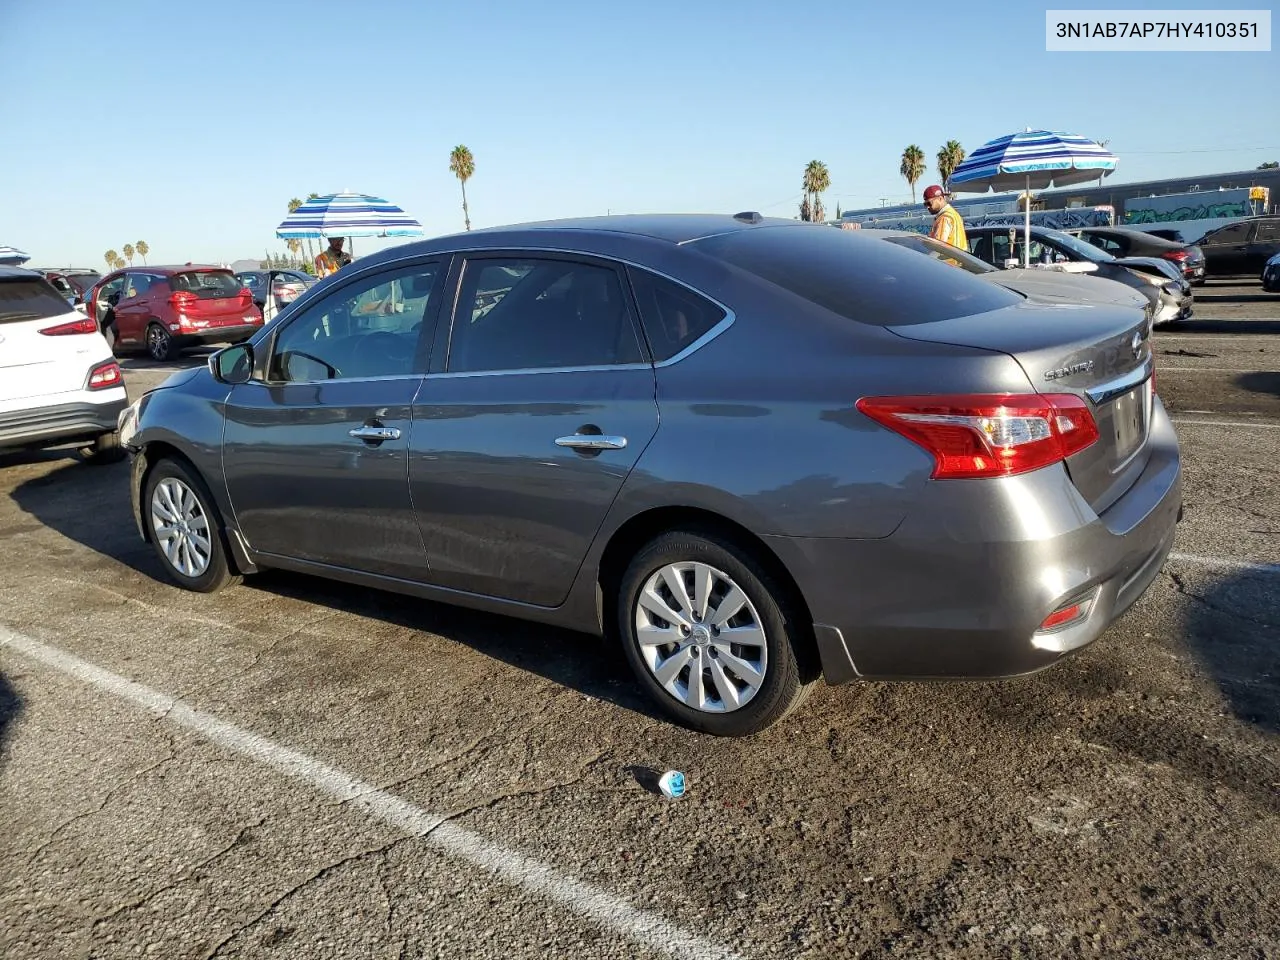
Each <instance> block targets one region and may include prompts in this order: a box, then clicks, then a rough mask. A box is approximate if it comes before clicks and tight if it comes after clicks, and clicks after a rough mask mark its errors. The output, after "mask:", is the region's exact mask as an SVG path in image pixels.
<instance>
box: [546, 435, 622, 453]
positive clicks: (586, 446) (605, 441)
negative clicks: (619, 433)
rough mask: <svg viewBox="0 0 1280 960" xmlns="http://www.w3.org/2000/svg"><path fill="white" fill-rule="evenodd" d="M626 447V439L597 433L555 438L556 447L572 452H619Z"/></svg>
mask: <svg viewBox="0 0 1280 960" xmlns="http://www.w3.org/2000/svg"><path fill="white" fill-rule="evenodd" d="M626 445H627V438H626V437H607V436H604V435H603V434H599V433H575V434H573V435H571V436H568V437H558V438H556V446H557V447H571V448H573V449H574V450H621V449H622V448H623V447H625V446H626Z"/></svg>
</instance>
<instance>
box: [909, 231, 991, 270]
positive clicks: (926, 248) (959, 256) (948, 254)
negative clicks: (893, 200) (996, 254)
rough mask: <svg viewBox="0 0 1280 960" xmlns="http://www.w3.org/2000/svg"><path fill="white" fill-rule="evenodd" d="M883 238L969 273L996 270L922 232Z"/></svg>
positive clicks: (963, 251) (984, 262)
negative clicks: (907, 235)
mask: <svg viewBox="0 0 1280 960" xmlns="http://www.w3.org/2000/svg"><path fill="white" fill-rule="evenodd" d="M885 239H887V240H888V241H889V242H890V243H896V244H897V245H898V246H900V247H906V248H907V249H908V250H914V251H915V252H916V253H923V254H924V255H925V256H929V257H933V259H935V260H941V261H942V262H943V263H949V264H951V265H952V266H953V267H959V268H960V269H961V270H966V271H968V272H969V273H995V272H996V268H995V267H993V266H992V265H991V264H989V263H987V261H985V260H979V259H978V258H977V257H975V256H974V255H973V254H971V253H969V252H968V251H966V250H961V249H959V248H957V247H953V246H952V245H951V244H949V243H943V242H942V241H941V240H935V239H933V237H926V236H925V235H924V234H922V233H913V234H912V235H911V236H909V237H886V238H885Z"/></svg>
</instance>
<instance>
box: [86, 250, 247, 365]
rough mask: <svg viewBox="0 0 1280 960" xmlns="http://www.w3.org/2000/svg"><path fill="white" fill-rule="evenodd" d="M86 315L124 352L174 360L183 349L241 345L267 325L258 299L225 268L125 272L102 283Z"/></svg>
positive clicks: (95, 289) (189, 266) (92, 295)
mask: <svg viewBox="0 0 1280 960" xmlns="http://www.w3.org/2000/svg"><path fill="white" fill-rule="evenodd" d="M85 307H86V312H87V313H88V315H89V316H90V317H92V318H93V319H94V320H95V321H97V323H98V326H99V328H100V329H101V330H102V332H103V335H104V336H106V338H107V341H108V342H109V343H110V344H111V345H112V348H113V349H114V350H115V351H116V352H117V353H120V352H121V351H122V350H124V351H132V350H145V351H146V352H147V354H148V355H149V356H150V357H151V358H152V359H153V360H171V359H173V358H174V357H176V356H177V355H178V353H179V351H181V350H182V349H183V348H184V347H190V346H196V345H198V344H204V343H236V342H238V341H240V340H244V339H247V338H248V337H250V336H252V335H253V334H254V333H255V332H256V331H257V330H258V329H259V328H260V327H261V326H262V311H261V310H259V309H258V307H257V305H256V304H255V303H254V302H253V294H252V293H250V292H249V291H248V290H247V289H245V287H244V286H243V285H241V283H240V282H239V281H238V280H236V278H235V274H233V273H232V272H231V271H230V270H227V269H225V268H223V267H213V266H205V265H200V264H191V263H187V264H183V265H182V266H171V267H149V266H148V267H126V268H125V269H124V270H117V271H116V272H115V273H109V274H107V275H106V276H105V277H103V278H102V279H101V280H99V281H98V282H97V283H96V284H95V285H94V287H93V289H92V290H90V291H89V293H88V294H87V295H86V296H85Z"/></svg>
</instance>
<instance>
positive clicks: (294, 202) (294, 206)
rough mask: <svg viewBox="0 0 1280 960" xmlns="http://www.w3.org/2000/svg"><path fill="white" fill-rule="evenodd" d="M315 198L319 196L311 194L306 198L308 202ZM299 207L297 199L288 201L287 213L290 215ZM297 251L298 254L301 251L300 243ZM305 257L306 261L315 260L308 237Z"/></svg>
mask: <svg viewBox="0 0 1280 960" xmlns="http://www.w3.org/2000/svg"><path fill="white" fill-rule="evenodd" d="M317 196H319V194H316V193H313V194H311V196H310V197H307V199H308V200H310V199H311V198H312V197H317ZM300 206H302V201H301V200H299V199H298V198H297V197H294V198H293V199H292V200H290V201H289V212H290V213H293V211H295V210H297V209H298V208H299V207H300ZM298 250H299V252H301V250H302V244H301V243H299V244H298ZM307 257H308V259H315V258H314V256H313V254H312V253H311V238H310V237H307Z"/></svg>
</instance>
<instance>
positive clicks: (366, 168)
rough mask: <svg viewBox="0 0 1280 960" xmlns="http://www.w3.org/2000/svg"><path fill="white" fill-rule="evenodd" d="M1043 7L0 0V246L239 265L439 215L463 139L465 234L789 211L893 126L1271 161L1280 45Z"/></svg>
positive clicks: (690, 1) (884, 150)
mask: <svg viewBox="0 0 1280 960" xmlns="http://www.w3.org/2000/svg"><path fill="white" fill-rule="evenodd" d="M1049 5H1050V6H1053V7H1054V8H1061V7H1065V6H1067V4H1065V3H1062V2H1055V3H1052V4H1049ZM1101 6H1104V5H1103V4H1100V3H1096V2H1095V3H1093V4H1083V5H1082V7H1083V8H1090V7H1101ZM1124 6H1126V7H1141V6H1142V5H1141V4H1139V3H1130V4H1124ZM1205 6H1207V4H1204V3H1200V4H1194V3H1193V4H1186V3H1183V4H1177V3H1172V2H1170V0H1165V2H1164V3H1162V4H1161V5H1160V7H1161V8H1183V9H1186V8H1191V9H1194V8H1201V9H1203V8H1204V7H1205ZM1255 6H1256V5H1255ZM1045 9H1046V5H1044V4H1016V5H1015V4H994V3H993V4H989V5H985V6H984V5H983V4H982V3H975V2H970V3H965V4H958V3H932V2H921V3H875V4H867V5H865V6H864V5H862V4H855V3H850V2H848V0H844V2H826V0H809V2H807V3H804V4H787V3H781V2H756V0H736V2H728V0H720V2H700V0H683V2H669V0H650V2H648V3H644V4H627V5H622V4H610V3H607V2H595V3H589V2H577V0H543V2H541V3H535V2H531V0H529V2H521V0H504V2H499V0H468V2H465V3H441V2H433V0H395V2H387V0H364V2H354V0H352V2H341V3H338V2H329V0H309V2H306V3H297V2H293V0H289V2H279V3H273V2H269V0H257V2H253V3H249V2H242V0H226V2H222V3H219V4H216V5H215V4H193V3H189V2H180V0H173V2H167V3H166V2H152V0H125V2H123V3H115V4H110V3H101V2H98V0H0V89H4V90H6V91H8V93H7V95H6V98H5V104H4V122H3V126H2V129H3V140H4V141H6V142H5V146H4V148H3V150H0V243H9V244H14V245H15V246H18V247H20V248H22V249H24V250H26V251H27V252H29V253H31V254H32V255H33V257H34V259H33V261H32V262H33V263H35V262H37V261H38V262H41V263H46V262H47V263H53V262H57V263H68V262H75V263H77V264H87V265H91V266H98V267H102V266H103V261H102V254H103V251H105V250H106V249H107V248H109V247H114V248H116V249H117V250H118V249H119V248H120V247H121V246H122V245H123V244H124V243H126V242H130V241H136V240H138V239H145V240H146V241H147V242H148V244H149V245H150V247H151V249H152V254H151V257H150V259H151V261H152V262H159V261H163V262H174V261H178V262H181V261H185V260H196V261H215V262H216V261H230V260H233V259H237V258H240V257H246V256H248V257H252V256H258V255H260V254H261V253H262V252H263V250H264V249H266V248H269V249H272V250H282V249H283V243H282V241H278V240H276V239H275V238H274V234H273V230H274V228H275V225H276V224H277V223H278V222H279V221H280V219H281V218H283V216H284V215H285V213H286V212H287V211H286V204H287V201H288V200H289V198H290V197H293V196H299V197H305V196H306V194H307V193H308V192H311V191H316V192H319V193H329V192H334V191H337V190H342V189H351V190H355V191H358V192H363V193H373V194H377V195H381V196H383V197H386V198H388V199H390V200H391V201H392V202H394V203H398V204H400V205H401V206H403V207H404V208H405V209H406V210H408V211H409V212H410V213H411V214H412V215H414V216H416V217H417V218H418V219H419V220H421V221H422V222H423V225H424V226H425V228H426V230H427V233H428V235H437V234H441V233H451V232H454V231H457V230H461V229H462V211H461V201H460V193H459V188H458V183H457V181H456V180H455V179H454V178H453V176H452V175H451V174H450V173H449V170H448V156H449V151H450V150H451V149H452V148H453V147H454V146H455V145H456V144H459V143H463V144H466V145H467V146H468V147H469V148H470V149H471V151H472V152H473V154H474V155H475V158H476V174H475V177H474V178H473V179H472V180H471V181H470V182H469V183H468V185H467V194H468V199H469V202H470V207H471V219H472V223H473V226H476V227H481V226H490V225H495V224H501V223H511V222H518V221H522V220H534V219H546V218H554V217H559V216H577V215H591V214H603V213H606V212H607V211H610V210H612V211H613V212H615V213H620V212H641V211H658V210H662V211H676V212H679V211H720V212H735V211H738V210H743V209H754V210H761V211H763V212H765V213H766V214H772V215H784V216H792V215H794V213H795V212H796V204H797V203H798V202H799V199H800V178H801V172H802V170H803V168H804V165H805V163H807V162H808V161H809V160H811V159H815V158H816V159H820V160H823V161H824V162H826V164H827V165H828V167H829V168H830V170H831V177H832V189H831V192H830V194H828V195H827V197H826V203H827V207H828V210H830V211H834V208H835V205H836V203H837V202H839V203H840V204H842V205H843V206H844V207H845V208H846V209H848V208H851V207H858V206H873V205H877V204H878V203H879V202H880V198H882V197H884V198H889V199H891V200H895V201H896V200H908V199H910V191H909V188H908V187H907V185H906V183H905V182H904V181H903V180H902V179H901V177H899V176H898V174H897V168H898V161H899V158H900V156H901V153H902V149H903V147H905V146H906V145H907V144H909V143H918V144H919V145H920V146H921V147H922V148H923V149H924V151H925V154H926V156H927V157H929V158H930V170H929V171H928V172H927V173H926V175H925V176H926V180H925V181H924V182H923V183H922V184H921V186H923V185H924V183H928V182H931V181H932V180H934V179H936V173H935V172H934V170H933V169H932V158H933V155H934V154H935V153H936V151H937V149H938V147H939V146H940V145H941V144H942V143H943V142H944V141H946V140H947V139H949V138H955V139H958V140H960V141H961V143H962V144H963V145H964V146H965V147H966V149H969V150H972V149H973V148H975V147H977V146H979V145H980V144H981V143H982V142H983V141H986V140H989V139H991V138H993V137H996V136H999V135H1002V134H1005V133H1009V132H1012V131H1014V130H1019V129H1022V128H1023V127H1025V126H1032V127H1044V128H1048V129H1055V130H1067V131H1071V132H1074V133H1080V134H1084V135H1086V136H1091V137H1094V138H1096V139H1109V140H1110V147H1111V149H1112V150H1114V151H1115V152H1116V153H1117V155H1118V156H1119V160H1120V163H1119V169H1118V171H1117V173H1116V174H1115V176H1114V181H1116V182H1119V181H1122V180H1140V179H1147V178H1151V177H1161V176H1180V175H1183V174H1196V173H1213V172H1219V171H1227V170H1238V169H1248V168H1252V167H1256V166H1257V165H1258V164H1259V163H1261V162H1263V161H1266V160H1280V125H1278V124H1277V123H1276V122H1275V116H1274V112H1275V111H1274V107H1275V104H1274V94H1275V91H1276V80H1277V79H1278V78H1280V59H1278V57H1280V54H1277V53H1276V52H1271V53H1238V54H1230V53H1204V54H1169V53H1148V54H1136V53H1127V54H1099V53H1088V54H1083V53H1046V52H1045V50H1044V34H1045V26H1044V11H1045ZM387 242H388V241H378V240H358V241H357V242H356V252H357V253H361V252H368V251H371V250H373V249H376V248H379V247H381V246H384V245H385V244H386V243H387ZM396 242H403V241H396Z"/></svg>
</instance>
